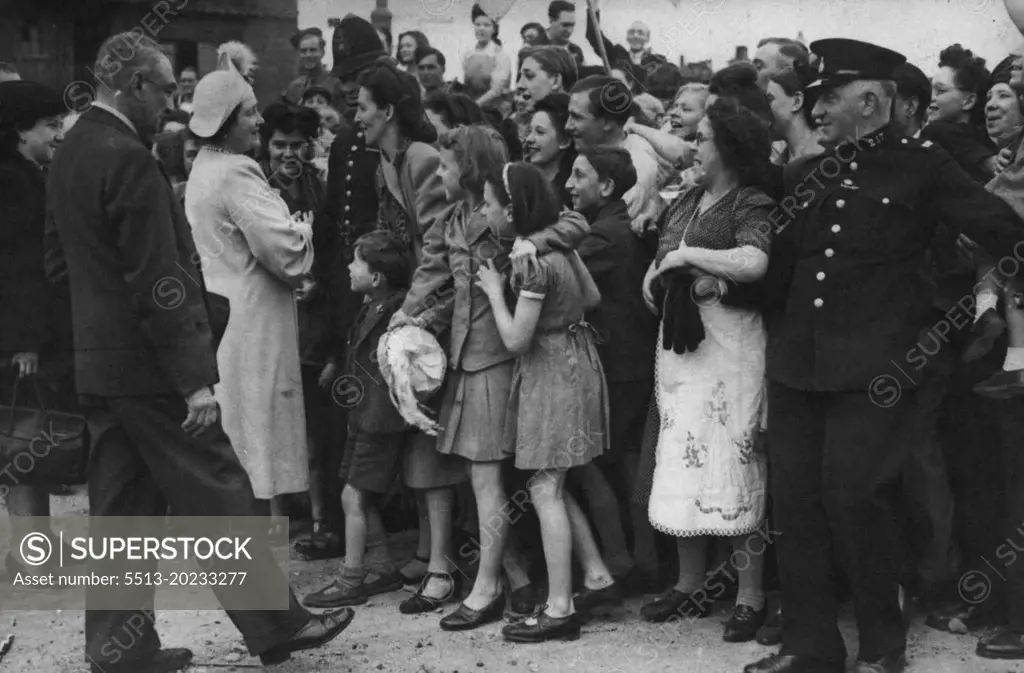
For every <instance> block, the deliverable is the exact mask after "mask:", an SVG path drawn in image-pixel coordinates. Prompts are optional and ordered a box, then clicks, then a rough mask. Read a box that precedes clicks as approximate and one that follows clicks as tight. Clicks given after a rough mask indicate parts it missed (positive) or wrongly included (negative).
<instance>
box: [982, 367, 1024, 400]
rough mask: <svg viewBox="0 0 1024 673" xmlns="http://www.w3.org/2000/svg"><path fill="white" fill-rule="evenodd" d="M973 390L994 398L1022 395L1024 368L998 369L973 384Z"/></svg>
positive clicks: (1023, 389) (1023, 391)
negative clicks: (976, 383)
mask: <svg viewBox="0 0 1024 673" xmlns="http://www.w3.org/2000/svg"><path fill="white" fill-rule="evenodd" d="M974 392H976V393H978V394H979V395H984V396H985V397H991V398H992V399H996V400H1008V399H1010V398H1011V397H1015V396H1017V395H1024V369H1014V370H1012V371H1005V370H1004V371H998V372H996V373H995V374H993V375H992V376H990V377H988V378H987V379H985V380H984V381H982V382H981V383H979V384H978V385H976V386H974Z"/></svg>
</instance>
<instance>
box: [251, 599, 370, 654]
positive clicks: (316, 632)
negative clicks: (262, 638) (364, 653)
mask: <svg viewBox="0 0 1024 673" xmlns="http://www.w3.org/2000/svg"><path fill="white" fill-rule="evenodd" d="M355 616H356V613H355V612H353V611H352V608H341V609H340V610H335V611H334V612H325V613H324V614H322V615H314V616H312V617H311V618H310V620H309V621H308V622H306V625H305V626H303V627H302V628H301V629H299V631H298V633H296V634H295V635H294V636H292V637H291V638H289V639H288V640H286V641H285V642H283V643H279V644H277V645H274V646H273V647H272V648H270V649H269V650H267V651H266V652H263V653H262V654H260V661H261V662H262V663H263V665H264V666H271V665H273V664H280V663H282V662H284V661H288V659H289V658H290V657H291V655H292V652H298V651H299V650H312V649H314V648H317V647H320V646H321V645H326V644H327V643H329V642H331V641H332V640H334V639H335V638H336V637H337V636H338V634H339V633H341V632H342V631H344V630H345V629H346V628H347V627H348V625H349V624H351V623H352V618H353V617H355Z"/></svg>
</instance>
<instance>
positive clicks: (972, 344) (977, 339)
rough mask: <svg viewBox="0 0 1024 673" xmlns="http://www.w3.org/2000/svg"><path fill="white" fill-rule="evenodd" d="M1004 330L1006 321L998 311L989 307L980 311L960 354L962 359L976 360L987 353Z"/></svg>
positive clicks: (965, 360)
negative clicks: (982, 311) (969, 337)
mask: <svg viewBox="0 0 1024 673" xmlns="http://www.w3.org/2000/svg"><path fill="white" fill-rule="evenodd" d="M1005 331H1006V321H1005V320H1003V319H1002V318H1001V317H1000V316H999V313H998V311H996V310H995V309H994V308H990V309H988V310H987V311H985V312H984V313H982V314H981V317H980V318H978V322H976V323H974V329H973V330H971V339H970V341H969V342H968V343H967V347H966V348H964V352H963V355H962V356H961V357H962V358H963V361H964V362H977V361H978V360H980V359H981V358H983V357H985V356H986V355H988V354H989V353H990V352H991V351H992V348H993V347H994V346H995V345H996V341H998V340H999V337H1001V336H1002V335H1003V332H1005Z"/></svg>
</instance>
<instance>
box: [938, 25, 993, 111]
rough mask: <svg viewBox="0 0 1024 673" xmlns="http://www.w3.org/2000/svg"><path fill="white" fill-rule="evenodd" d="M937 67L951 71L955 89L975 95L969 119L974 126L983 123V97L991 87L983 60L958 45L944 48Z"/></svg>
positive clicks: (989, 76)
mask: <svg viewBox="0 0 1024 673" xmlns="http://www.w3.org/2000/svg"><path fill="white" fill-rule="evenodd" d="M939 67H940V68H949V69H950V70H952V71H953V82H954V83H955V84H956V88H958V89H960V90H961V91H964V92H966V93H973V94H974V95H975V97H976V98H975V102H974V107H972V108H971V111H970V113H969V114H970V117H971V122H972V123H974V124H984V123H985V97H986V96H987V95H988V90H989V89H990V88H991V87H992V75H991V74H990V73H989V71H988V68H986V67H985V59H983V58H979V57H977V56H975V55H974V53H973V52H972V51H971V50H970V49H964V48H963V47H962V46H960V44H959V43H957V44H954V45H950V46H949V47H946V48H945V49H943V50H942V51H941V52H940V53H939Z"/></svg>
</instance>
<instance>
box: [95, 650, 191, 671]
mask: <svg viewBox="0 0 1024 673" xmlns="http://www.w3.org/2000/svg"><path fill="white" fill-rule="evenodd" d="M191 663H192V651H191V650H186V649H185V648H184V647H175V648H170V649H166V650H157V651H156V652H154V653H153V654H152V655H150V656H148V657H145V658H143V659H131V660H129V661H121V662H119V663H116V664H98V663H95V662H93V663H92V664H91V665H90V667H89V670H90V671H92V673H176V671H182V670H184V669H186V668H188V665H189V664H191Z"/></svg>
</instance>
